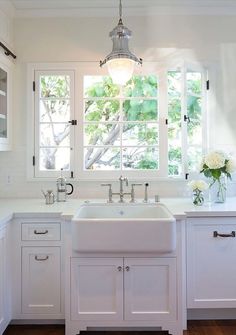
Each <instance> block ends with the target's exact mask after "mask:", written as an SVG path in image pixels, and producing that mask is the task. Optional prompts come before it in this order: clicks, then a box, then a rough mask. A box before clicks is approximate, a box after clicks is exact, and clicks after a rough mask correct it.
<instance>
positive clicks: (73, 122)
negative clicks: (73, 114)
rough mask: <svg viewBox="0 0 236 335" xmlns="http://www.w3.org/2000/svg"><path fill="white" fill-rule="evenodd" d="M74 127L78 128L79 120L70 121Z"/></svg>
mask: <svg viewBox="0 0 236 335" xmlns="http://www.w3.org/2000/svg"><path fill="white" fill-rule="evenodd" d="M68 123H70V124H71V125H72V126H77V120H71V121H68Z"/></svg>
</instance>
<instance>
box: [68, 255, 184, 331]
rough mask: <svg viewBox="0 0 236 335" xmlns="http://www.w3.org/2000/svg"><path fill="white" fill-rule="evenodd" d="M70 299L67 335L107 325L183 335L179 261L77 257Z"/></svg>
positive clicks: (171, 259) (72, 260)
mask: <svg viewBox="0 0 236 335" xmlns="http://www.w3.org/2000/svg"><path fill="white" fill-rule="evenodd" d="M70 294H71V315H70V319H71V322H70V326H69V327H67V334H68V335H75V334H76V333H78V330H82V329H86V328H88V327H108V326H110V327H127V326H128V327H135V326H143V327H158V326H159V327H163V329H169V330H170V329H171V333H172V334H178V335H179V334H180V333H182V332H180V330H179V328H180V327H179V328H178V326H179V325H177V297H176V258H171V257H166V258H165V257H163V258H135V257H134V258H133V257H132V258H129V257H128V258H122V257H117V258H115V257H114V258H113V257H111V258H89V257H88V258H83V257H82V258H80V257H78V258H77V257H72V258H71V290H70ZM73 324H74V330H72V329H73ZM181 325H182V323H181Z"/></svg>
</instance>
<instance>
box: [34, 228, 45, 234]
mask: <svg viewBox="0 0 236 335" xmlns="http://www.w3.org/2000/svg"><path fill="white" fill-rule="evenodd" d="M34 234H35V235H45V234H48V230H47V229H46V230H44V231H37V230H36V229H35V230H34Z"/></svg>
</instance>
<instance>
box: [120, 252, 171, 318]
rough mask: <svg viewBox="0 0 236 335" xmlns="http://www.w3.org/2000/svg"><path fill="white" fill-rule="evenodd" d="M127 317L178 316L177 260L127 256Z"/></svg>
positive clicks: (125, 275) (125, 269)
mask: <svg viewBox="0 0 236 335" xmlns="http://www.w3.org/2000/svg"><path fill="white" fill-rule="evenodd" d="M124 287H125V295H124V297H125V319H126V320H150V321H151V320H152V321H155V320H158V319H161V320H165V319H167V320H174V319H176V259H175V258H125V259H124Z"/></svg>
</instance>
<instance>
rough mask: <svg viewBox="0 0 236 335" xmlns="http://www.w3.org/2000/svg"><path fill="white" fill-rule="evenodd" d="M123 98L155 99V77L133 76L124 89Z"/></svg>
mask: <svg viewBox="0 0 236 335" xmlns="http://www.w3.org/2000/svg"><path fill="white" fill-rule="evenodd" d="M124 96H125V97H156V96H157V77H156V76H154V75H150V76H133V77H132V78H131V79H130V80H129V81H128V82H127V84H126V85H125V87H124Z"/></svg>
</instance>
